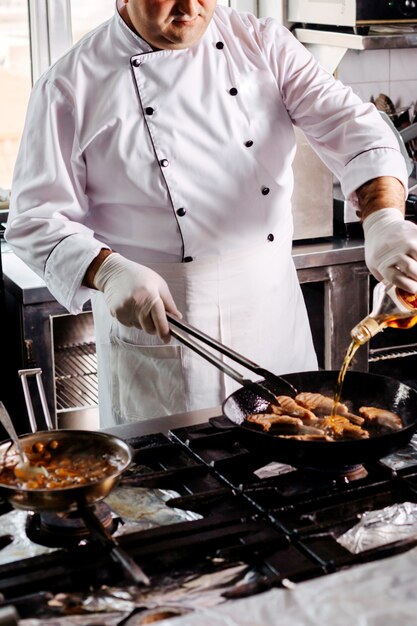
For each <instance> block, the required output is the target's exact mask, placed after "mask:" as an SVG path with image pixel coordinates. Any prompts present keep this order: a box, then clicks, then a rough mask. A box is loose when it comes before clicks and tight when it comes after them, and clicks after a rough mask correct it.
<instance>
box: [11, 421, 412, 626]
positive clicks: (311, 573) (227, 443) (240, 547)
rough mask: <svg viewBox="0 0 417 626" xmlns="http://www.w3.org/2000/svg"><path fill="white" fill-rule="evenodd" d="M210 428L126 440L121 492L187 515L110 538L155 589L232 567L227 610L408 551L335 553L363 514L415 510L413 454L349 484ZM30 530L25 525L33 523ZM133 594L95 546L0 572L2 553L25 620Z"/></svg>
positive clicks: (91, 542)
mask: <svg viewBox="0 0 417 626" xmlns="http://www.w3.org/2000/svg"><path fill="white" fill-rule="evenodd" d="M215 424H216V420H214V423H213V422H211V421H210V422H206V423H203V424H199V425H194V426H189V427H184V428H177V429H173V430H172V431H170V433H169V435H168V436H165V435H162V434H155V435H145V436H140V437H133V438H131V439H129V440H128V441H129V443H130V445H131V446H132V448H133V450H134V464H133V465H132V467H131V468H130V469H129V470H128V471H127V472H126V473H125V474H124V475H123V477H122V480H121V482H120V485H119V487H118V489H120V490H126V493H129V497H130V492H127V490H128V489H131V488H133V489H136V490H139V491H140V490H148V492H150V493H152V492H154V491H155V492H156V491H158V492H164V493H165V494H168V497H167V496H165V502H164V506H165V508H166V509H167V510H168V511H171V510H172V511H173V512H177V513H179V512H181V511H183V512H184V513H186V514H187V515H188V514H190V515H189V516H188V517H184V518H183V519H181V516H180V515H179V516H178V517H177V518H176V517H175V516H174V517H173V518H172V519H171V520H168V522H169V524H168V525H166V524H165V523H161V524H159V523H158V525H157V526H155V527H148V528H145V529H144V527H143V525H142V526H141V525H140V524H139V523H138V525H137V526H135V525H133V526H132V528H131V529H130V531H129V532H127V533H121V534H119V535H118V538H117V541H118V543H119V546H120V547H121V549H122V550H123V551H125V552H126V553H127V554H128V555H129V557H131V558H133V559H134V560H135V561H136V562H137V563H138V564H139V565H140V566H141V568H142V569H143V570H144V572H145V573H146V575H147V576H148V577H149V578H150V580H151V587H152V588H156V587H161V585H162V586H163V584H167V582H166V581H167V579H169V585H170V588H172V586H173V584H175V580H176V579H178V580H184V578H186V577H187V576H190V575H192V576H197V575H206V574H212V573H213V572H214V573H215V572H218V571H221V570H222V569H227V568H234V567H237V566H238V570H239V573H240V576H239V577H237V579H236V580H233V579H232V580H231V581H229V584H228V585H227V587H225V589H224V590H222V592H221V594H220V595H221V599H222V601H224V600H225V599H232V598H239V597H244V596H249V595H253V594H257V593H259V592H261V591H263V590H265V589H268V588H271V587H273V586H287V585H291V584H294V583H298V582H301V581H304V580H309V579H312V578H317V577H320V576H324V575H326V574H328V573H331V572H335V571H339V570H342V569H344V568H348V567H354V566H355V565H357V564H360V563H364V562H368V561H374V560H378V559H380V558H383V557H386V556H388V555H391V554H396V553H399V552H402V551H405V550H408V549H410V548H411V547H413V546H414V545H416V543H417V541H416V540H415V539H403V540H401V541H396V542H391V543H389V544H388V545H385V546H380V547H376V548H371V549H368V550H365V551H362V552H360V553H359V554H354V553H351V552H350V551H349V550H347V549H346V548H345V547H343V546H342V545H341V544H340V543H339V542H338V541H337V539H338V537H340V536H341V535H342V534H343V533H345V532H346V531H347V530H348V529H349V528H351V527H352V526H354V525H355V524H356V523H357V521H358V519H360V517H361V515H362V514H363V513H365V512H369V511H375V510H379V509H383V508H384V507H388V506H391V505H394V504H400V503H403V502H411V503H417V452H416V451H415V449H414V447H413V446H412V445H410V447H409V448H408V449H407V450H405V451H401V453H400V454H399V455H392V456H391V457H389V458H388V459H387V460H383V461H380V462H376V463H372V464H370V465H366V467H365V468H353V471H352V473H351V474H350V475H348V476H346V475H335V474H333V473H327V474H325V473H323V472H313V471H309V470H303V469H295V468H289V467H288V466H281V465H280V464H279V463H277V462H276V460H275V459H271V458H268V457H267V456H263V455H262V454H260V453H259V450H257V451H256V452H254V451H250V450H249V449H247V448H245V447H243V445H241V444H240V443H239V441H238V440H237V437H236V430H235V429H230V430H228V429H226V428H217V427H216V425H215ZM170 494H172V495H171V496H170ZM0 504H1V506H0V514H6V513H7V512H8V511H10V507H9V505H8V504H7V503H6V502H2V503H0ZM133 508H134V506H133ZM1 517H2V516H1V515H0V521H1ZM127 517H128V515H127ZM178 519H179V520H180V521H177V520H178ZM28 520H32V523H33V516H31V515H30V514H29V515H28ZM114 521H115V526H118V527H119V529H120V528H121V529H123V526H124V524H126V525H128V523H127V522H128V520H127V519H123V516H120V515H118V516H115V518H114ZM139 522H140V519H139ZM27 523H28V522H27ZM1 539H2V538H1V537H0V547H1V545H2V543H1ZM129 584H130V581H129V580H126V571H124V569H123V567H121V566H120V564H119V563H117V562H115V561H114V560H112V558H110V553H109V551H108V550H106V549H105V548H103V544H102V543H101V542H100V541H97V540H96V538H94V537H93V538H92V539H91V538H90V539H89V538H87V539H86V538H85V537H84V538H83V539H81V540H80V541H77V540H76V541H73V540H72V542H71V544H70V545H69V546H67V547H64V548H60V549H56V550H53V551H49V552H47V553H45V554H40V555H37V556H32V557H28V558H20V559H18V560H15V561H11V562H8V563H3V564H1V550H0V594H1V595H0V599H2V604H3V605H10V604H12V605H13V606H15V607H16V608H17V610H18V612H19V614H20V615H21V617H33V616H34V615H41V616H42V615H44V616H49V615H54V614H56V611H57V609H56V608H54V609H51V598H53V597H54V596H56V594H59V593H63V592H65V593H68V594H71V593H75V592H82V591H86V590H91V589H100V588H102V587H103V586H107V587H108V586H111V587H112V588H114V587H115V586H116V587H120V588H123V587H129ZM0 606H1V604H0ZM144 606H146V605H144ZM45 619H46V618H45ZM45 623H46V621H45ZM103 623H104V622H103ZM120 623H122V622H120Z"/></svg>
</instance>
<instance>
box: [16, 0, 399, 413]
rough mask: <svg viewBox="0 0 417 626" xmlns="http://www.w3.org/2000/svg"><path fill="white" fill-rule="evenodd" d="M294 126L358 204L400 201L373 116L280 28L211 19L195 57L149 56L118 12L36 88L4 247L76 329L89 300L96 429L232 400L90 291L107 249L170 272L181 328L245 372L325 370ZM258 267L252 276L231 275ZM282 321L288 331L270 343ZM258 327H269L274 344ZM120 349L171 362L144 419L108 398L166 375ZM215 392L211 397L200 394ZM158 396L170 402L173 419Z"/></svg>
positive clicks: (388, 136) (186, 53) (246, 18)
mask: <svg viewBox="0 0 417 626" xmlns="http://www.w3.org/2000/svg"><path fill="white" fill-rule="evenodd" d="M293 125H297V126H299V127H300V128H301V129H302V130H303V131H304V133H305V134H306V136H307V137H308V139H309V140H310V142H311V144H312V146H313V147H314V149H316V150H317V152H318V153H319V154H320V156H321V158H322V159H323V160H324V162H325V163H326V164H327V166H328V167H329V168H330V169H331V170H332V171H333V172H334V173H335V175H336V176H337V177H338V178H339V179H340V181H341V185H342V190H343V191H344V193H345V195H346V196H347V197H349V198H350V199H351V200H352V201H354V200H355V193H354V192H355V189H357V188H358V187H359V186H360V185H361V184H363V183H364V182H366V181H367V180H370V179H372V178H374V177H376V176H384V175H389V176H395V177H397V178H398V179H399V180H401V181H402V182H403V184H404V186H405V187H406V186H407V172H406V168H405V162H404V159H403V157H402V155H401V153H400V150H399V147H398V143H397V140H396V138H395V136H394V135H393V134H392V132H391V131H390V129H389V128H388V126H387V125H386V124H385V122H384V121H383V120H382V119H381V117H380V115H379V113H378V112H377V111H376V109H375V108H374V106H373V105H371V104H365V103H362V102H361V101H360V100H359V99H358V98H357V97H356V96H355V95H354V94H353V92H352V91H351V89H350V88H347V87H345V86H343V85H342V84H341V83H340V82H339V81H336V80H334V79H333V77H332V76H331V75H329V74H328V73H327V72H326V71H325V70H324V69H323V68H321V66H320V65H318V63H317V62H316V61H315V60H314V58H313V57H312V56H311V55H310V53H309V52H308V51H307V50H306V49H305V48H304V47H303V46H302V45H301V44H300V43H299V42H298V41H297V40H296V39H295V38H294V37H293V36H292V35H291V33H289V31H288V30H286V29H285V28H284V27H283V26H281V25H279V24H278V23H277V22H276V21H274V20H273V19H270V18H265V19H257V18H255V17H254V16H253V15H251V14H241V13H238V12H236V11H234V10H232V9H229V8H225V7H222V6H218V7H217V8H216V11H215V13H214V16H213V19H212V21H211V23H210V25H209V27H208V29H207V31H206V32H205V34H204V35H203V37H202V38H201V40H200V41H199V42H197V43H196V44H195V45H194V46H192V47H191V48H188V49H184V50H157V51H153V50H152V49H151V47H150V46H149V45H148V44H147V43H146V42H145V41H143V40H142V39H141V38H140V37H139V36H137V35H136V34H135V33H134V32H133V31H132V30H131V29H130V28H129V27H128V26H127V25H126V24H125V22H124V21H123V20H122V18H121V17H120V15H119V14H118V13H117V12H116V14H115V16H114V17H113V18H112V19H110V20H109V21H107V22H105V23H104V24H102V25H101V26H99V27H98V28H96V29H95V30H94V31H93V32H91V33H90V34H88V35H86V36H85V37H84V38H83V39H82V40H81V41H80V42H78V43H77V44H76V45H75V46H74V47H73V48H72V49H71V50H70V51H69V52H68V53H67V54H65V55H64V56H63V57H62V58H61V59H60V60H59V61H58V62H56V63H55V64H54V65H53V66H52V67H51V68H50V69H49V70H48V71H47V72H46V73H45V74H44V75H43V76H42V77H41V78H40V79H39V80H38V82H37V83H36V85H35V86H34V88H33V91H32V95H31V99H30V104H29V108H28V114H27V120H26V125H25V130H24V133H23V138H22V142H21V147H20V151H19V156H18V159H17V163H16V168H15V174H14V180H13V186H12V194H11V205H10V216H9V221H8V225H7V229H6V239H7V241H8V242H9V243H10V245H11V247H12V248H13V250H14V251H15V252H16V254H18V255H19V256H20V257H21V258H22V259H23V260H24V261H25V262H26V263H27V264H28V265H29V266H30V267H31V268H32V269H33V270H34V271H35V272H36V273H38V274H39V275H40V276H42V277H43V278H44V280H45V282H46V285H47V287H48V288H49V290H50V291H51V293H52V294H53V295H54V296H55V297H56V299H57V300H58V301H59V302H60V303H62V305H63V306H65V307H66V308H67V309H68V311H70V312H72V313H74V314H76V313H79V312H80V311H81V310H82V307H83V305H84V303H85V302H86V301H87V300H88V299H89V298H92V301H93V310H94V314H95V323H96V334H97V353H98V356H99V363H100V357H101V360H102V363H105V362H106V363H107V366H108V367H107V370H108V371H109V370H110V369H113V374H111V375H110V374H109V376H107V377H105V376H104V375H103V378H102V384H101V397H102V400H101V405H100V411H101V412H102V411H103V412H104V413H106V415H107V417H105V418H104V419H103V421H102V423H103V424H105V425H107V424H109V423H111V422H112V420H113V419H116V421H120V422H123V421H126V420H128V419H141V418H143V417H149V416H150V415H151V414H154V415H158V414H163V413H170V412H171V413H172V412H178V411H179V410H183V409H184V410H185V409H195V408H200V407H201V406H209V405H210V403H213V404H214V403H217V401H219V400H221V399H222V397H224V395H225V394H227V392H228V391H230V388H229V389H228V388H227V383H224V381H223V378H221V377H220V378H219V376H220V375H218V374H217V373H216V375H214V374H212V375H211V374H208V369H204V367H203V364H201V363H200V361H198V363H199V364H198V365H197V364H196V362H195V359H194V360H193V357H189V356H188V357H187V358H188V359H190V360H191V361H193V363H194V365H193V367H194V369H195V368H197V369H201V370H202V371H204V375H203V378H199V377H198V376H197V378H196V379H195V380H194V383H190V380H191V379H192V373H191V369H192V368H191V369H190V368H189V367H188V365H187V363H186V362H185V361H184V357H183V355H184V354H187V352H186V351H184V350H183V349H182V348H180V347H179V346H176V345H175V344H172V345H170V346H161V345H160V342H159V341H158V340H156V339H155V338H154V337H150V336H149V335H147V336H146V337H145V336H144V335H145V333H143V332H142V331H137V330H136V329H126V328H121V325H120V324H118V323H117V322H116V321H115V320H114V319H113V318H111V317H110V316H109V314H108V311H107V310H106V308H105V305H104V303H103V299H102V294H97V293H94V292H93V291H92V290H89V289H87V288H85V287H83V286H82V280H83V277H84V274H85V272H86V270H87V268H88V266H89V265H90V263H91V261H92V260H93V258H94V257H95V256H96V255H97V254H98V252H99V250H100V248H102V247H103V246H109V247H111V248H112V249H113V250H115V251H117V252H119V253H120V254H122V255H124V256H126V257H128V258H130V259H132V260H133V261H136V262H138V263H142V264H145V265H148V266H151V267H154V268H155V269H156V270H157V271H160V273H161V274H162V275H163V276H164V277H165V278H166V279H167V280H168V284H169V286H170V288H171V291H172V293H173V296H174V299H175V300H176V302H177V305H178V306H179V308H180V309H181V310H182V312H183V314H184V317H185V318H186V319H187V320H188V321H190V322H191V323H192V322H194V323H195V325H198V324H200V328H202V330H205V331H206V332H209V331H211V333H212V334H213V335H215V336H216V337H217V338H219V339H220V340H222V341H224V343H227V342H229V345H230V347H233V348H235V349H237V350H238V351H239V349H240V351H243V350H246V353H245V354H246V356H248V357H249V358H252V359H255V357H258V358H260V359H261V361H262V365H264V366H269V367H270V368H272V369H274V371H275V372H277V373H280V372H281V373H282V372H289V371H296V370H297V369H298V370H302V369H313V368H314V367H315V366H316V361H315V356H314V350H313V346H312V341H311V334H310V331H309V328H308V320H307V315H306V312H305V307H304V303H303V301H302V297H301V294H300V289H299V286H298V284H297V278H296V273H295V270H294V268H293V265H292V262H291V261H289V258H290V256H291V236H292V215H291V195H292V191H293V174H292V169H291V164H292V161H293V159H294V154H295V150H296V142H295V136H294V132H293ZM248 259H249V262H246V264H245V268H246V273H245V274H243V275H242V274H241V273H239V271H238V268H239V267H240V266H241V264H242V263H243V262H244V261H245V260H246V261H247V260H248ZM216 264H217V266H218V272H217V274H216V275H213V274H212V268H213V266H214V265H216ZM265 264H268V265H269V268H268V271H267V272H262V269H261V268H265ZM271 264H272V267H273V268H274V270H276V271H275V273H276V274H277V276H274V272H271ZM277 268H279V269H277ZM264 273H265V276H264V275H263V274H264ZM219 279H221V280H222V281H223V284H224V287H225V288H224V289H223V291H224V294H223V296H222V297H220V296H219V290H218V289H217V288H216V285H215V283H216V281H218V280H219ZM230 281H232V282H230ZM271 281H272V282H271ZM236 284H238V285H239V287H238V288H236V289H234V288H232V287H231V285H234V286H235V287H236ZM209 285H210V288H209ZM249 288H250V289H252V290H254V291H251V292H250V293H248V289H249ZM262 292H266V293H268V292H270V293H269V299H267V301H266V302H265V303H264V305H262V307H261V312H262V311H265V310H266V309H271V310H270V313H269V314H268V315H269V317H268V315H267V317H266V318H265V319H262V320H261V321H260V322H259V321H258V322H256V321H255V319H254V318H256V316H257V315H258V317H259V314H260V313H261V312H260V311H259V304H256V305H255V304H254V298H255V297H256V298H260V297H261V294H262ZM272 292H273V293H272ZM252 294H254V295H253V296H252ZM226 295H227V296H228V299H225V298H226ZM232 298H233V302H238V303H239V307H240V308H239V307H237V311H234V305H233V302H232ZM252 307H254V309H253V310H252ZM203 309H204V315H202V311H203ZM255 309H256V312H255ZM232 310H233V311H234V312H233V314H232V313H231V311H232ZM208 311H210V313H208ZM242 311H244V312H242ZM272 311H273V313H272ZM225 319H227V320H228V324H227V327H228V329H229V331H228V332H225V331H224V324H225V322H224V321H225ZM277 320H278V322H279V324H281V327H280V328H275V331H274V336H273V337H272V335H270V334H269V332H270V331H271V325H273V326H275V327H277V326H278V323H277ZM196 322H197V323H196ZM252 323H253V324H255V325H256V324H258V325H259V323H260V324H262V325H265V324H267V331H268V332H265V330H262V331H261V329H259V327H258V329H257V330H256V329H254V327H252ZM201 324H204V325H205V327H202V326H201ZM282 325H284V328H285V330H283V327H282ZM238 327H239V328H238ZM236 329H238V330H237V331H236V333H235V330H236ZM271 332H272V331H271ZM235 334H237V336H235ZM261 335H262V339H260V336H261ZM109 336H111V337H112V339H111V341H110V343H109V339H108V337H109ZM248 337H249V339H248ZM296 337H297V338H298V340H297V339H296ZM120 342H121V344H123V346H124V347H126V344H127V343H129V345H130V346H131V347H132V348H133V349H132V352H133V353H137V352H138V351H137V350H135V348H136V347H137V346H144V347H146V349H145V351H144V352H145V353H147V352H149V350H150V349H151V348H158V349H159V354H160V355H162V354H163V353H164V351H165V352H169V351H171V352H170V353H169V354H164V357H167V359H166V362H169V363H171V367H170V369H169V370H168V371H167V372H166V378H165V383H164V382H159V383H156V382H155V384H153V389H152V393H151V395H152V396H153V398H154V400H155V398H156V401H154V402H153V406H151V405H152V401H151V403H150V405H149V406H148V408H147V409H145V410H144V411H143V412H141V411H140V410H136V409H135V406H136V404H137V403H139V404H140V399H138V400H135V401H133V400H132V402H131V404H132V406H130V408H129V409H126V408H125V407H123V406H120V402H118V403H116V404H117V407H116V406H115V401H114V398H113V399H112V396H114V392H115V388H116V387H117V393H118V396H119V400H120V398H126V397H127V396H129V397H130V396H132V394H133V393H134V390H135V388H136V387H137V384H138V378H146V376H151V379H152V381H156V379H157V377H158V376H159V375H160V374H161V373H162V369H163V368H162V367H161V366H160V363H159V362H157V363H156V364H154V366H153V367H152V369H151V370H150V371H143V370H142V365H141V367H140V368H138V369H136V368H135V367H132V366H131V365H130V366H129V368H128V370H127V371H125V370H124V369H120V368H121V367H122V366H121V362H122V361H123V359H120V358H116V357H115V355H114V354H113V352H112V351H111V350H114V348H115V346H114V344H115V343H117V344H118V345H117V350H119V349H120V345H121V344H120ZM110 344H111V346H112V347H111V350H110ZM254 344H256V345H254ZM266 353H268V354H269V356H268V358H266V357H265V355H266ZM147 357H148V362H151V359H150V358H149V354H147ZM114 361H117V364H118V365H117V367H116V368H115V366H114ZM141 363H142V364H143V362H141ZM173 364H175V365H173ZM207 367H208V368H211V369H210V371H212V369H213V368H212V366H207ZM131 372H134V375H133V376H129V373H131ZM136 374H137V376H136ZM142 374H143V375H142ZM213 376H217V378H216V379H214V378H213ZM99 377H100V370H99ZM163 378H164V377H163V376H162V380H163ZM127 379H129V381H128V383H126V386H125V387H124V388H123V389H119V387H120V385H121V384H122V382H123V381H124V380H127ZM167 379H169V380H171V382H172V386H171V391H167V385H166V380H167ZM180 379H181V384H180V383H179V382H178V381H179V380H180ZM99 380H100V378H99ZM206 381H208V384H204V383H205V382H206ZM148 384H149V380H148ZM210 384H211V385H212V386H213V388H216V392H215V393H213V394H211V393H207V394H205V393H200V391H201V387H202V385H203V386H204V387H206V388H208V387H209V386H210ZM144 393H145V391H144V389H142V390H141V394H142V397H143V394H144ZM146 393H147V392H146ZM164 394H165V396H166V395H168V396H169V397H170V398H174V397H175V400H173V401H172V402H171V404H170V401H169V400H167V402H166V403H163V402H162V401H161V395H164ZM148 396H149V393H148ZM180 398H182V399H181V400H180ZM196 398H198V399H197V400H196ZM110 405H112V407H111V408H109V407H110ZM162 405H164V406H162ZM110 413H112V414H113V417H110ZM115 413H117V416H116V418H114V414H115Z"/></svg>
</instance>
